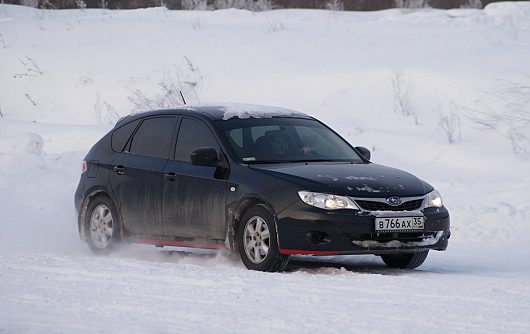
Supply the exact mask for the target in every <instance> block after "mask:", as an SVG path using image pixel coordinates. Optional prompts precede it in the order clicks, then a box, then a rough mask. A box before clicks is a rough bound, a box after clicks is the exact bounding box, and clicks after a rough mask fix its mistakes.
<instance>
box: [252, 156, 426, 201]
mask: <svg viewBox="0 0 530 334" xmlns="http://www.w3.org/2000/svg"><path fill="white" fill-rule="evenodd" d="M251 168H252V169H254V170H257V171H260V172H263V173H267V174H270V175H275V176H277V177H280V178H283V179H286V180H288V181H291V182H294V183H296V184H298V185H299V186H300V187H302V188H304V189H305V190H310V191H316V192H324V193H333V194H337V195H345V196H351V197H369V198H377V197H379V198H381V197H383V198H387V197H390V196H398V197H409V196H421V195H424V194H426V193H427V192H429V191H431V190H432V189H433V188H432V186H431V185H429V184H427V183H426V182H424V181H422V180H420V179H419V178H417V177H416V176H414V175H412V174H410V173H407V172H405V171H402V170H399V169H396V168H390V167H385V166H381V165H377V164H373V163H361V164H354V163H288V164H267V165H253V166H251Z"/></svg>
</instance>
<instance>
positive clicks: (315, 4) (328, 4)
mask: <svg viewBox="0 0 530 334" xmlns="http://www.w3.org/2000/svg"><path fill="white" fill-rule="evenodd" d="M0 1H1V2H2V3H7V4H16V5H24V6H31V7H39V8H52V9H71V8H81V9H83V8H108V9H134V8H146V7H159V6H165V7H167V8H168V9H176V10H179V9H210V10H215V9H222V8H229V7H236V8H243V9H251V10H264V9H281V8H316V9H334V10H356V11H370V10H381V9H389V8H396V7H397V8H421V7H432V8H441V9H449V8H461V7H467V8H482V7H484V6H485V5H487V4H489V3H491V2H500V1H509V0H0ZM525 1H528V0H525Z"/></svg>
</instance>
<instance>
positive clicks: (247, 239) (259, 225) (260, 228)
mask: <svg viewBox="0 0 530 334" xmlns="http://www.w3.org/2000/svg"><path fill="white" fill-rule="evenodd" d="M237 246H238V250H239V255H240V256H241V260H242V261H243V264H244V265H245V267H247V269H250V270H258V271H272V272H274V271H282V270H284V269H285V267H286V266H287V263H288V262H289V255H282V254H280V252H279V250H278V239H277V235H276V226H275V224H274V218H273V217H272V215H271V214H270V213H269V212H268V211H267V210H266V209H265V208H264V207H262V206H254V207H252V208H250V209H249V210H247V212H245V214H244V215H243V217H242V219H241V222H240V223H239V228H238V232H237Z"/></svg>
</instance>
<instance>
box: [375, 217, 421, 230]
mask: <svg viewBox="0 0 530 334" xmlns="http://www.w3.org/2000/svg"><path fill="white" fill-rule="evenodd" d="M423 229H424V217H384V218H375V230H376V231H385V232H400V231H417V230H423Z"/></svg>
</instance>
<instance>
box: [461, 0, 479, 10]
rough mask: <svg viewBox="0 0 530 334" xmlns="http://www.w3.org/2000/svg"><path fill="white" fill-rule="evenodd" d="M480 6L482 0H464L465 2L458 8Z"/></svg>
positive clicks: (477, 7) (476, 7)
mask: <svg viewBox="0 0 530 334" xmlns="http://www.w3.org/2000/svg"><path fill="white" fill-rule="evenodd" d="M482 7H483V5H482V0H466V2H465V3H464V4H463V5H462V6H461V7H460V8H475V9H481V8H482Z"/></svg>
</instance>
